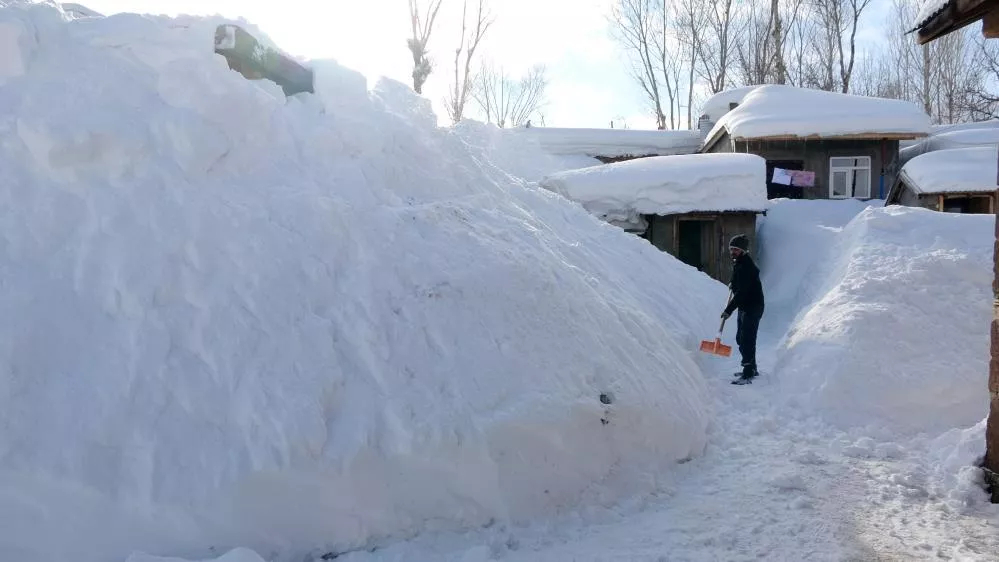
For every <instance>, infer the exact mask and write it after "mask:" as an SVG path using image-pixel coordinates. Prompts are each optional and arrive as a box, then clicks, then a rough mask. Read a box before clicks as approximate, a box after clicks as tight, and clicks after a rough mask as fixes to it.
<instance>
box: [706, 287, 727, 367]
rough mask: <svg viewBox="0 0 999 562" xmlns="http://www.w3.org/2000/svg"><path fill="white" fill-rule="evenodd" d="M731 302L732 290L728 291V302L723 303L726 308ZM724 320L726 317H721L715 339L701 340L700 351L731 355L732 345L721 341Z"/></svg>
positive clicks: (724, 355) (723, 355)
mask: <svg viewBox="0 0 999 562" xmlns="http://www.w3.org/2000/svg"><path fill="white" fill-rule="evenodd" d="M731 302H732V291H729V293H728V302H727V303H725V307H726V308H728V305H729V304H730V303H731ZM725 320H727V318H722V321H721V328H718V337H717V338H715V341H711V340H701V351H703V352H704V353H713V354H715V355H721V356H722V357H728V356H730V355H732V346H730V345H725V344H723V343H722V342H721V337H722V332H724V331H725Z"/></svg>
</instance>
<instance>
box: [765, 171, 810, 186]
mask: <svg viewBox="0 0 999 562" xmlns="http://www.w3.org/2000/svg"><path fill="white" fill-rule="evenodd" d="M770 181H771V182H772V183H779V184H781V185H791V186H795V187H812V186H814V185H815V172H809V171H806V170H785V169H784V168H774V175H773V178H772V179H771V180H770Z"/></svg>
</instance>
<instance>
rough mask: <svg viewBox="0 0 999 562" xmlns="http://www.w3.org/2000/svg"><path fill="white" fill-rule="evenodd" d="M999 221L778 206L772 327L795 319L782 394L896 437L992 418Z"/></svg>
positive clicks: (782, 362) (784, 351)
mask: <svg viewBox="0 0 999 562" xmlns="http://www.w3.org/2000/svg"><path fill="white" fill-rule="evenodd" d="M857 208H861V209H862V210H860V212H859V213H856V216H855V217H854V218H853V219H852V220H849V222H847V223H846V225H845V227H843V228H842V230H841V231H837V228H838V227H837V226H836V225H837V224H842V223H843V221H844V219H847V218H848V217H849V215H850V214H852V213H854V209H857ZM803 225H811V226H807V227H804V228H801V229H799V226H803ZM816 225H819V226H816ZM993 225H994V217H992V216H988V215H955V214H945V213H938V212H933V211H928V210H925V209H913V208H905V207H894V206H893V207H888V208H885V207H882V206H879V205H870V206H868V205H866V204H863V206H861V204H859V203H857V202H839V201H827V202H821V203H820V202H809V203H798V202H784V203H778V204H777V205H776V206H775V208H774V209H773V210H771V211H770V212H769V213H768V216H767V217H766V219H765V222H764V226H763V228H762V229H761V232H762V233H764V236H765V240H764V244H766V247H767V251H768V252H769V255H768V258H765V260H766V263H765V271H766V274H765V278H764V282H765V283H766V287H765V288H766V290H767V291H768V299H769V300H768V306H769V305H770V303H774V305H773V314H774V315H775V318H774V322H778V321H783V319H787V320H789V321H790V323H789V324H788V325H789V328H788V330H787V332H786V334H785V335H784V338H783V339H782V340H781V341H780V343H779V347H778V349H777V365H776V367H775V369H774V371H775V372H774V375H775V377H776V378H777V381H778V383H779V387H780V391H781V395H782V398H783V399H785V400H787V401H789V402H791V403H794V404H797V405H799V406H801V407H802V408H803V411H804V412H817V413H819V414H820V415H822V416H823V417H825V418H827V419H829V420H830V421H832V422H833V423H836V424H837V425H840V426H843V427H867V428H868V429H871V428H883V429H886V430H887V431H889V432H897V431H902V432H915V431H925V432H931V433H932V432H937V433H939V432H942V431H947V430H949V429H952V428H964V427H970V426H972V425H974V424H975V423H976V422H978V421H980V420H981V419H982V418H984V417H985V415H986V414H987V410H988V393H987V392H985V390H984V389H985V388H986V379H987V374H988V368H987V367H988V365H987V362H988V357H989V321H990V319H991V314H992V310H991V304H992V294H991V284H992V240H993V236H992V232H993ZM792 232H798V233H799V234H798V235H797V236H788V235H789V234H791V233H792ZM777 236H780V239H779V240H778V239H776V237H777ZM795 307H797V309H796V310H797V312H794V311H795Z"/></svg>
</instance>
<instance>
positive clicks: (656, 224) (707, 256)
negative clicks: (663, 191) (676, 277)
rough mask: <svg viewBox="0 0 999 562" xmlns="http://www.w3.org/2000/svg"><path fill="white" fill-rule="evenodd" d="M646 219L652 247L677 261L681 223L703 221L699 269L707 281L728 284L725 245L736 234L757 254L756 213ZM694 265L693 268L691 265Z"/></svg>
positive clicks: (729, 269)
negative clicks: (712, 279)
mask: <svg viewBox="0 0 999 562" xmlns="http://www.w3.org/2000/svg"><path fill="white" fill-rule="evenodd" d="M645 219H646V220H647V221H648V223H649V228H648V230H647V231H646V233H645V238H646V239H648V240H649V242H651V243H652V245H654V246H655V247H657V248H659V249H660V250H662V251H664V252H668V253H669V254H670V255H673V256H675V257H677V258H679V257H680V242H681V241H680V240H679V239H678V235H679V232H680V228H681V226H680V222H681V221H690V220H696V221H703V222H702V225H703V226H702V227H701V239H700V252H701V256H702V260H701V264H700V269H701V271H704V273H706V274H707V275H709V276H710V277H712V278H714V279H716V280H718V281H720V282H722V283H724V284H726V285H727V284H728V282H729V281H730V279H731V277H732V258H731V257H730V256H729V253H728V241H729V240H731V239H732V237H733V236H735V235H737V234H745V235H746V237H747V238H749V241H750V252H751V253H752V254H754V257H755V254H756V253H757V252H756V251H757V243H756V213H752V212H724V213H688V214H684V215H667V216H662V215H648V216H646V217H645ZM692 265H693V264H692Z"/></svg>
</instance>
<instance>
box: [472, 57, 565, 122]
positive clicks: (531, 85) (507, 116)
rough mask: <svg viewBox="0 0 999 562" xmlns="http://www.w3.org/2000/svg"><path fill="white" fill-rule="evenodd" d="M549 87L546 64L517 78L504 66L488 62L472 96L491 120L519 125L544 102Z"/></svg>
mask: <svg viewBox="0 0 999 562" xmlns="http://www.w3.org/2000/svg"><path fill="white" fill-rule="evenodd" d="M547 87H548V78H547V76H546V70H545V67H544V66H541V65H538V66H535V67H533V68H531V69H530V70H529V71H528V72H527V74H525V75H524V76H523V77H522V78H520V79H519V80H515V79H513V78H511V77H510V76H509V75H508V74H507V73H506V72H504V71H503V70H502V69H497V68H496V67H495V66H493V65H484V66H483V68H482V70H481V71H480V72H479V75H478V78H477V79H476V81H475V88H474V90H473V94H472V97H473V98H474V99H475V102H476V103H477V104H478V105H479V107H480V108H481V109H482V111H483V112H484V113H485V114H486V120H487V121H488V122H489V123H495V124H496V125H498V126H499V127H506V126H508V125H509V126H511V127H519V126H521V125H523V124H525V123H526V122H527V120H528V119H529V118H530V117H531V115H533V114H534V113H535V112H536V111H537V110H538V109H539V108H540V107H541V106H542V105H543V104H544V98H545V89H546V88H547Z"/></svg>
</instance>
